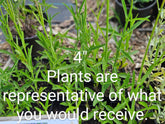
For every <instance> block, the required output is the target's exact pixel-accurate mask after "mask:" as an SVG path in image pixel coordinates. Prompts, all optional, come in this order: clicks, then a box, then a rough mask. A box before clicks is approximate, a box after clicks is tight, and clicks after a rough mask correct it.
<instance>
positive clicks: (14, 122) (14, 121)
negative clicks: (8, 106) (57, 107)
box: [0, 115, 78, 124]
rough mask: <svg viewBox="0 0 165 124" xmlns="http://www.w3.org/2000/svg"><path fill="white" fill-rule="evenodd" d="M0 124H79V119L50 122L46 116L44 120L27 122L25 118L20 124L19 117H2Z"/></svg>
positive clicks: (43, 117)
mask: <svg viewBox="0 0 165 124" xmlns="http://www.w3.org/2000/svg"><path fill="white" fill-rule="evenodd" d="M0 124H78V119H75V120H69V119H66V120H60V119H55V120H53V119H52V120H48V118H47V116H46V115H43V116H42V120H30V121H27V120H25V118H23V120H22V121H21V122H19V119H18V117H16V116H15V117H0Z"/></svg>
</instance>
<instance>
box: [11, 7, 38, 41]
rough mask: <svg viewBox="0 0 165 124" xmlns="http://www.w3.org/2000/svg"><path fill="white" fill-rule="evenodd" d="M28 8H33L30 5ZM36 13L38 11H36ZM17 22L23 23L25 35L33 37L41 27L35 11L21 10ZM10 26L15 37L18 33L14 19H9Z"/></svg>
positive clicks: (22, 27)
mask: <svg viewBox="0 0 165 124" xmlns="http://www.w3.org/2000/svg"><path fill="white" fill-rule="evenodd" d="M25 8H26V9H29V10H31V8H30V6H28V5H27V6H25ZM35 13H36V12H35ZM17 16H18V17H17V18H16V22H17V23H20V24H21V29H22V31H23V32H24V37H25V38H27V37H32V36H35V35H36V33H37V30H36V29H39V26H40V23H39V22H38V21H37V19H36V18H35V16H34V15H33V13H31V12H23V11H21V10H20V11H19V13H17ZM9 26H10V30H11V33H12V34H13V37H16V36H18V33H17V31H16V28H15V24H14V22H13V21H12V20H10V19H9ZM18 37H19V36H18Z"/></svg>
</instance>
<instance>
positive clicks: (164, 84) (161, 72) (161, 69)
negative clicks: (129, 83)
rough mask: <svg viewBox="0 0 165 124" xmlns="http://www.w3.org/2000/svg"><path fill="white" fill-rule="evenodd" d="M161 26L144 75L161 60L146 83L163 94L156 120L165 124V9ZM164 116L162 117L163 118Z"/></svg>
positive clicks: (155, 114) (153, 40)
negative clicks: (164, 26)
mask: <svg viewBox="0 0 165 124" xmlns="http://www.w3.org/2000/svg"><path fill="white" fill-rule="evenodd" d="M160 15H161V16H160V19H159V24H158V25H157V27H156V31H155V35H154V37H153V39H152V40H151V45H150V49H149V54H148V57H146V61H145V68H144V69H143V70H144V73H146V71H147V70H148V67H150V66H151V65H152V64H153V63H154V62H155V61H157V60H158V59H159V58H161V59H160V63H158V64H157V66H155V68H153V71H152V72H151V73H150V75H149V77H148V80H146V81H145V84H146V87H149V86H152V87H153V88H154V91H155V92H158V91H160V92H161V98H162V101H159V102H158V103H157V104H156V105H157V107H158V110H157V111H156V110H155V113H154V118H155V119H156V120H157V122H158V123H162V124H163V123H164V121H165V117H164V107H163V106H164V105H165V103H164V99H163V98H164V97H165V78H164V77H165V65H164V63H165V49H164V47H165V42H164V39H165V35H164V32H163V30H164V28H163V25H164V24H165V22H164V18H165V16H164V9H163V10H162V12H161V14H160ZM161 115H162V116H161Z"/></svg>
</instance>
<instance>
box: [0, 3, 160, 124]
mask: <svg viewBox="0 0 165 124" xmlns="http://www.w3.org/2000/svg"><path fill="white" fill-rule="evenodd" d="M75 3H76V10H75V11H76V12H75V11H74V9H73V7H69V6H66V7H67V8H68V9H69V10H70V12H71V13H72V16H73V19H74V22H75V29H76V30H77V37H76V38H74V37H70V36H68V34H67V32H68V31H66V32H65V33H64V34H61V33H58V34H57V35H55V36H53V31H52V30H53V29H52V25H51V20H52V19H53V17H52V16H51V15H48V12H47V10H48V9H49V7H51V5H48V4H47V3H46V1H45V0H43V1H42V3H39V2H38V1H35V5H36V11H37V12H38V14H35V13H34V15H35V17H36V19H37V20H38V21H39V23H40V24H41V26H42V27H43V32H40V31H38V32H37V36H38V38H39V40H38V41H37V43H38V44H39V45H41V46H42V47H43V48H44V49H45V50H44V51H43V52H41V54H42V56H41V57H38V58H35V60H37V62H38V64H36V65H33V61H32V57H31V51H32V49H33V47H31V48H29V49H28V50H26V44H25V41H24V34H23V31H22V30H21V27H20V25H17V23H16V20H15V14H14V13H13V11H14V9H13V3H11V2H10V1H9V0H7V1H5V2H4V3H3V6H4V8H5V9H6V11H7V16H6V15H4V14H3V13H2V10H1V9H0V11H1V14H2V17H1V22H2V24H3V26H1V28H2V29H3V32H4V34H5V36H6V38H7V41H8V43H9V44H10V45H11V47H12V48H13V57H12V58H13V60H14V63H15V66H13V68H12V69H10V68H7V69H6V70H0V73H1V74H2V75H3V76H1V77H0V78H1V79H2V81H1V82H0V83H1V89H2V88H4V86H3V85H5V87H6V88H7V89H5V91H8V92H11V91H17V92H19V91H22V92H27V90H26V89H28V88H30V90H31V91H36V92H38V93H40V92H42V91H44V89H45V88H44V87H40V88H39V87H38V83H40V82H46V81H47V69H51V70H57V69H59V70H60V71H61V73H63V72H65V73H68V74H69V73H72V72H74V73H78V72H79V71H82V73H83V74H85V73H90V74H91V75H92V79H93V82H94V85H93V88H91V87H88V86H86V85H84V82H83V83H82V82H79V81H78V82H76V81H73V82H67V83H64V82H54V81H53V80H52V81H50V82H47V83H49V84H51V85H52V89H53V90H57V91H63V92H65V91H66V90H69V91H70V92H75V91H80V90H83V91H85V89H87V90H88V91H90V92H91V93H94V92H98V91H101V92H103V93H104V94H105V93H106V92H108V93H110V92H112V91H115V92H118V91H119V90H120V89H121V88H123V89H127V88H128V87H132V89H131V93H132V92H134V93H135V94H136V93H137V92H138V91H139V89H140V88H143V87H142V84H143V83H144V81H145V79H146V77H147V76H148V75H149V73H150V72H151V71H152V69H153V68H154V67H155V66H156V65H157V64H158V63H159V60H160V59H158V60H157V61H155V62H154V63H153V65H151V68H150V69H149V70H147V73H146V74H145V75H144V76H143V77H141V74H142V71H140V75H139V79H138V82H136V81H135V73H133V75H130V74H126V73H125V72H120V71H119V70H120V69H121V67H124V66H125V63H123V65H121V64H120V63H121V61H122V62H126V60H129V61H130V62H132V63H133V60H132V58H131V57H130V56H131V55H132V54H134V53H136V52H131V49H130V46H129V40H130V38H131V35H132V32H133V30H134V29H136V28H137V27H138V26H139V25H140V24H141V23H143V22H144V21H146V20H148V18H147V17H146V18H133V16H132V9H133V1H132V2H131V8H130V11H129V13H128V14H127V9H126V4H125V1H124V0H122V4H123V7H124V13H125V17H126V18H125V19H126V20H125V22H126V23H125V27H124V28H123V31H122V32H118V31H116V30H115V29H113V28H112V26H111V25H110V24H109V5H110V3H109V0H105V1H104V2H103V3H102V5H101V7H100V10H99V11H98V13H97V14H96V13H95V17H96V19H97V21H96V29H95V28H94V27H93V26H92V24H91V23H90V22H89V24H88V23H87V1H86V0H84V1H83V3H82V5H81V6H80V8H78V5H77V3H78V2H77V0H75ZM105 3H106V5H107V6H106V16H107V19H106V28H101V27H100V26H99V18H100V15H101V11H102V9H103V6H104V4H105ZM43 7H44V10H45V12H46V14H47V15H48V19H47V20H46V21H47V22H48V26H49V27H50V32H49V33H47V32H46V27H45V26H44V18H43V14H42V13H43V11H42V8H43ZM8 15H9V16H10V17H11V19H13V22H14V23H15V27H16V30H17V32H18V34H19V37H20V39H21V42H22V44H23V47H20V46H19V45H18V42H16V43H15V42H14V41H13V37H12V34H11V32H10V27H9V25H8ZM54 16H55V15H54ZM129 24H130V25H129ZM155 25H157V21H156V23H155ZM104 31H105V32H106V35H104ZM153 32H154V30H153ZM109 34H111V36H109ZM100 35H102V38H103V39H104V43H103V44H101V42H100V41H99V38H100ZM152 36H153V33H152V35H151V38H152ZM118 37H119V40H117V39H118ZM65 38H71V39H72V40H75V41H76V42H75V44H72V48H67V47H66V46H65V45H63V44H62V43H63V40H64V39H65ZM111 38H113V39H114V40H115V43H116V53H115V54H114V56H113V57H112V58H110V57H109V56H110V53H111V49H109V48H108V43H109V40H110V39H111ZM149 44H150V40H149ZM78 46H81V47H78ZM100 48H103V52H102V54H101V57H99V56H98V52H99V49H100ZM22 50H24V51H25V52H22ZM63 50H65V51H69V52H65V53H64V54H63V55H62V51H63ZM83 51H87V54H86V55H83V56H81V57H82V60H81V61H80V62H79V61H74V57H75V55H76V54H77V53H78V52H80V53H81V54H82V53H83ZM146 51H148V47H147V49H146ZM3 52H4V51H3ZM90 55H91V56H92V57H89V56H90ZM14 58H18V60H21V62H22V63H23V64H24V65H25V66H26V69H21V70H18V68H17V67H16V66H17V63H18V60H16V59H14ZM66 58H67V59H68V60H69V64H68V63H67V62H65V61H64V60H65V59H66ZM144 58H146V54H145V57H144ZM43 59H47V60H48V63H46V64H45V65H44V64H42V60H43ZM143 65H144V60H143V63H142V67H143ZM109 68H110V69H109ZM9 72H10V73H9ZM97 73H103V74H104V75H105V73H117V74H118V75H119V77H120V78H122V79H118V81H117V82H116V83H112V82H110V81H109V80H108V81H107V82H102V83H99V82H97V81H96V74H97ZM10 74H12V76H13V77H15V78H17V81H18V82H20V81H22V79H23V82H22V86H20V85H19V84H18V83H17V81H13V79H12V77H10V76H9V75H10ZM131 76H132V77H131ZM7 77H8V78H9V79H10V80H9V79H8V80H7ZM141 78H142V80H141ZM130 79H132V80H131V81H130ZM12 82H14V83H12ZM121 82H123V83H121ZM130 82H131V83H130ZM13 85H14V86H13ZM91 85H92V83H91ZM135 85H137V87H135V88H134V86H135ZM9 86H13V87H12V88H11V89H10V88H8V87H9ZM89 86H90V84H89ZM20 87H22V88H20ZM1 92H4V91H3V90H1ZM124 93H125V91H124ZM81 102H82V101H78V102H70V101H66V102H64V103H61V104H62V105H64V106H67V107H68V108H67V110H66V111H67V112H68V111H73V110H76V109H77V107H79V106H80V104H81ZM32 103H33V101H29V103H26V102H23V103H22V104H20V105H17V104H16V103H12V102H10V101H9V100H7V103H4V102H3V101H2V100H0V104H1V105H2V106H7V107H8V108H7V111H8V112H7V113H6V112H5V110H4V109H3V111H2V113H0V114H1V115H3V116H7V115H15V112H16V111H17V110H18V111H20V112H21V111H22V110H23V109H27V110H30V109H31V105H32ZM129 103H130V101H129V99H128V98H126V96H125V94H123V95H122V100H121V102H119V103H118V104H117V105H116V107H113V106H111V105H108V102H107V101H104V102H98V101H97V99H96V98H95V99H94V101H93V104H92V107H91V106H89V103H88V101H87V102H86V107H88V108H89V109H90V113H89V119H92V118H93V116H94V115H93V112H94V111H103V110H104V111H106V112H108V111H114V112H117V111H119V110H123V109H124V108H127V110H128V111H130V112H131V114H132V113H133V111H136V110H135V104H136V103H137V102H136V101H135V100H133V101H132V102H131V105H130V104H129ZM141 104H142V105H146V104H145V102H144V103H141ZM21 105H22V106H24V107H22V106H21ZM38 105H39V106H42V107H41V108H39V107H36V106H35V109H36V110H37V111H42V113H44V112H45V111H46V110H47V109H48V108H49V106H50V105H49V101H46V102H45V103H41V102H38ZM20 106H21V107H22V108H21V109H20ZM145 107H146V108H145V109H144V110H147V111H149V110H150V109H153V108H155V106H152V105H151V106H149V107H147V106H145ZM136 112H137V111H136ZM110 116H112V115H110ZM148 116H150V114H148V113H146V115H145V117H148ZM97 119H98V121H99V122H101V123H118V124H122V121H119V120H117V119H114V120H113V121H109V120H108V118H106V120H105V121H102V120H100V119H99V117H98V115H97ZM81 121H82V120H81V119H80V123H81ZM124 121H127V122H128V123H129V124H135V123H137V122H136V119H135V117H134V119H133V120H124Z"/></svg>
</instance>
